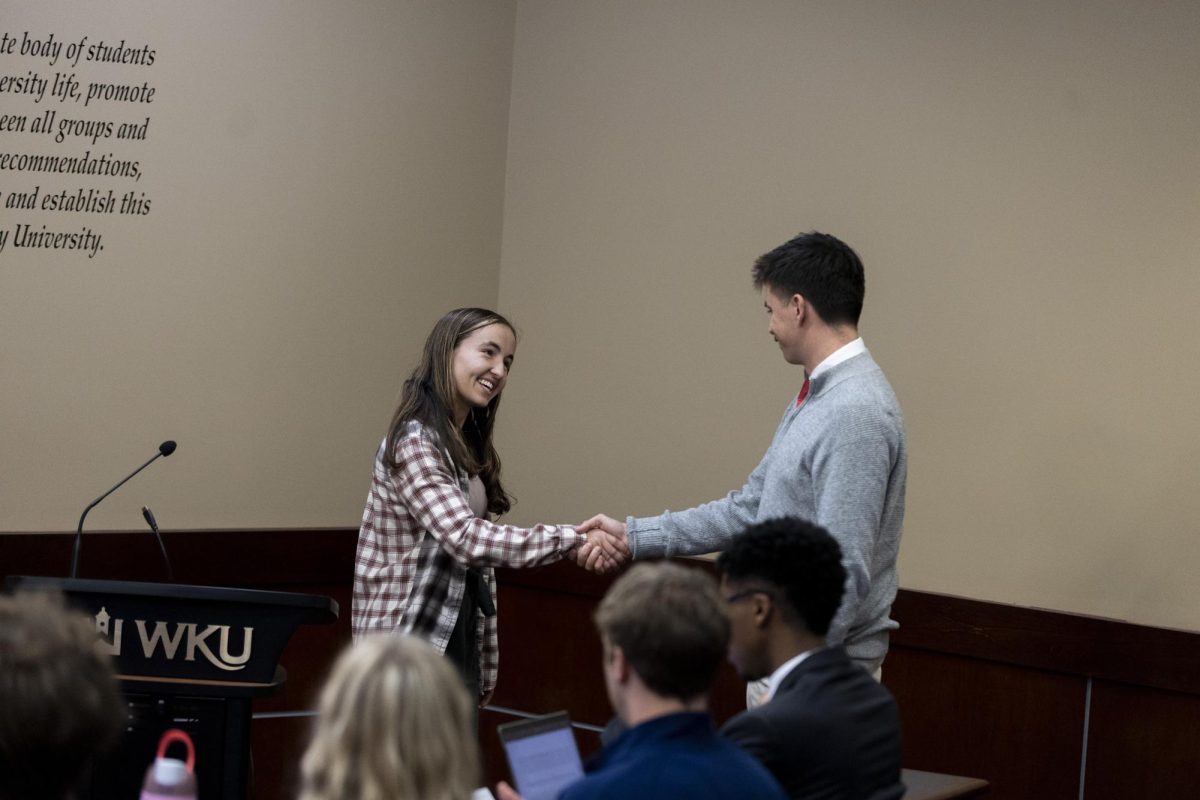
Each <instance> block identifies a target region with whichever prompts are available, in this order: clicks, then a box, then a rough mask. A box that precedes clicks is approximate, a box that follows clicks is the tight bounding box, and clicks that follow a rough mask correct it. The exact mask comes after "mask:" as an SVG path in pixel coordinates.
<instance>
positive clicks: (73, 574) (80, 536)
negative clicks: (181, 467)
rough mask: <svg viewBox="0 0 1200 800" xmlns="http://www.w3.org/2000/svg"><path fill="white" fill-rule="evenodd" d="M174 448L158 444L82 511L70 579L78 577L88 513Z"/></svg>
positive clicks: (173, 450) (173, 445) (170, 444)
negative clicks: (80, 551)
mask: <svg viewBox="0 0 1200 800" xmlns="http://www.w3.org/2000/svg"><path fill="white" fill-rule="evenodd" d="M175 447H176V445H175V442H172V441H169V440H168V441H165V442H163V443H162V444H160V445H159V446H158V452H157V453H156V454H155V455H154V456H153V457H152V458H151V459H150V460H149V461H147V462H146V463H145V464H142V465H141V466H140V467H138V468H137V469H135V470H134V471H133V472H131V473H129V475H127V476H126V477H125V480H123V481H121V482H120V483H118V484H117V485H116V486H114V487H112V488H111V489H109V490H108V491H107V492H105V493H104V494H102V495H100V496H99V497H97V498H96V499H95V500H93V501H92V502H91V503H90V504H88V507H87V508H85V509H84V510H83V513H82V514H80V515H79V526H78V527H77V528H76V529H75V544H74V545H72V546H71V577H72V578H74V577H76V576H78V575H79V548H80V546H81V545H82V543H83V520H84V519H86V518H87V515H88V512H89V511H91V510H92V509H93V508H95V507H96V506H98V505H100V501H101V500H103V499H104V498H106V497H108V496H109V495H110V494H112V493H113V492H115V491H116V490H117V489H120V488H121V487H122V486H124V485H125V482H126V481H128V480H129V479H130V478H132V477H133V476H134V475H137V474H138V473H139V472H141V471H142V470H144V469H145V468H146V467H148V466H150V465H151V464H152V463H154V460H155V459H157V458H159V457H160V456H169V455H171V453H174V452H175Z"/></svg>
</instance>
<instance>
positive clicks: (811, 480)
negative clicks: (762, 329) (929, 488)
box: [578, 232, 907, 673]
mask: <svg viewBox="0 0 1200 800" xmlns="http://www.w3.org/2000/svg"><path fill="white" fill-rule="evenodd" d="M754 285H755V287H756V288H758V289H761V290H762V297H763V305H764V306H765V307H766V309H767V311H769V312H770V315H771V316H770V320H771V321H770V327H769V332H770V334H771V336H772V337H773V338H774V339H775V341H776V342H777V343H778V345H779V349H780V352H781V353H782V354H783V358H784V360H785V361H787V362H788V363H789V364H795V365H797V366H802V367H804V369H805V380H804V385H803V386H802V387H801V389H800V392H799V394H798V395H797V396H796V397H795V398H789V400H788V405H787V408H786V409H785V411H784V413H783V419H782V420H781V421H780V423H779V427H778V429H777V430H776V431H775V437H774V439H773V440H772V441H771V446H770V447H769V448H768V449H767V452H766V454H765V455H764V456H763V458H762V461H761V462H759V464H758V466H757V467H756V468H755V469H754V471H753V472H752V473H750V477H749V478H748V479H747V481H746V485H745V486H743V487H742V488H741V489H738V490H735V491H733V492H730V493H729V494H728V495H727V496H726V497H724V498H722V499H720V500H714V501H712V502H710V503H705V504H704V505H700V506H697V507H695V508H692V509H688V510H687V511H667V512H664V513H663V514H661V515H659V516H657V517H642V518H635V517H628V518H627V519H626V520H625V522H624V523H622V522H620V521H619V520H616V519H613V518H611V517H608V516H605V515H603V514H601V515H598V516H595V517H593V518H591V519H589V520H587V521H585V522H584V523H583V524H582V525H581V526H580V528H581V529H582V530H587V529H592V528H601V529H603V530H604V531H605V532H607V533H609V534H611V535H613V536H616V537H623V538H624V539H625V541H626V543H627V546H628V550H629V555H630V557H632V558H635V559H641V558H661V557H670V556H684V555H697V554H700V553H709V552H713V551H717V550H721V549H722V548H723V547H725V545H726V544H728V543H729V542H730V541H731V540H732V539H733V538H734V537H735V536H737V535H738V534H739V533H740V532H741V531H743V530H745V529H746V528H747V527H749V526H750V525H752V524H754V523H757V522H761V521H763V520H766V519H771V518H774V517H782V516H794V517H800V518H801V519H806V520H809V521H811V522H814V523H816V524H818V525H820V526H821V527H823V528H825V529H826V530H828V531H829V532H830V533H831V534H833V536H834V538H836V539H837V541H838V543H839V544H840V545H841V548H842V552H843V558H844V563H845V566H846V571H847V580H846V588H845V592H844V593H843V596H842V603H841V605H840V607H839V608H838V611H837V614H836V615H835V616H834V619H833V623H832V625H831V626H830V628H829V632H828V635H827V638H828V641H829V643H830V644H835V645H836V644H842V645H844V646H845V649H846V652H847V654H848V655H849V656H850V658H851V659H852V660H853V661H855V662H856V663H858V664H860V665H861V666H863V667H864V668H866V669H867V670H868V671H869V672H872V673H874V672H876V671H877V670H878V669H879V667H880V665H881V664H882V663H883V658H884V656H885V655H886V654H887V648H888V632H889V631H891V630H893V629H895V628H896V627H897V625H896V623H895V622H894V621H893V620H892V619H890V618H889V616H888V615H889V613H890V611H891V607H892V601H893V600H894V599H895V597H896V588H897V581H896V555H897V552H898V550H899V548H900V531H901V528H902V525H903V521H904V485H905V477H906V470H907V458H906V453H905V441H904V420H903V417H902V416H901V414H900V404H899V403H898V402H897V400H896V395H895V394H894V393H893V392H892V387H891V386H890V385H889V384H888V381H887V378H885V377H884V374H883V371H882V370H880V368H879V367H878V365H876V363H875V361H874V360H873V359H872V358H871V354H870V353H869V352H868V351H867V349H866V346H865V345H864V344H863V341H862V339H861V338H860V337H859V335H858V319H859V315H860V314H861V312H862V304H863V296H864V291H865V280H864V276H863V267H862V262H861V261H860V260H859V258H858V256H857V255H856V254H855V252H854V251H853V250H852V249H850V247H849V246H847V245H846V244H845V243H843V242H841V241H840V240H838V239H836V238H834V237H833V236H830V235H828V234H824V233H816V232H813V233H805V234H801V235H799V236H797V237H795V238H794V239H791V240H790V241H788V242H785V243H784V244H782V245H780V246H779V247H777V248H775V249H774V250H772V251H771V252H769V253H767V254H765V255H763V256H761V257H760V258H759V259H758V260H757V261H756V262H755V264H754ZM592 551H593V547H592V546H585V547H583V548H581V550H580V551H579V553H578V559H579V561H580V563H586V562H587V561H588V560H589V557H591V556H592V555H593V552H592Z"/></svg>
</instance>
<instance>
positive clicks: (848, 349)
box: [808, 336, 867, 381]
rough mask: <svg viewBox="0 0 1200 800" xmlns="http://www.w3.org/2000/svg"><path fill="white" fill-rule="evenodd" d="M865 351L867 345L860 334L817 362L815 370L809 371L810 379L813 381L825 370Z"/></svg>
mask: <svg viewBox="0 0 1200 800" xmlns="http://www.w3.org/2000/svg"><path fill="white" fill-rule="evenodd" d="M865 352H867V346H866V345H865V344H863V340H862V337H861V336H860V337H858V338H857V339H855V340H854V341H853V342H847V343H846V344H844V345H842V346H841V347H839V348H838V349H837V350H834V351H833V352H832V353H830V354H829V355H828V356H826V357H825V360H824V361H822V362H821V363H820V364H817V366H815V367H813V371H812V372H810V373H808V379H809V380H810V381H811V380H812V379H813V378H815V377H817V376H818V375H820V374H821V373H822V372H824V371H825V370H827V369H832V368H833V367H836V366H837V365H838V364H840V363H842V362H843V361H848V360H850V359H852V358H854V357H855V356H856V355H858V354H860V353H865Z"/></svg>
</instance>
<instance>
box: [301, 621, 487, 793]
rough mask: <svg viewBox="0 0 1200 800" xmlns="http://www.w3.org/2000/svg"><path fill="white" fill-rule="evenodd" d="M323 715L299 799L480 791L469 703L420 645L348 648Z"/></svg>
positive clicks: (404, 641)
mask: <svg viewBox="0 0 1200 800" xmlns="http://www.w3.org/2000/svg"><path fill="white" fill-rule="evenodd" d="M318 710H319V714H320V716H319V718H318V719H317V723H316V727H315V729H314V732H313V738H312V742H311V744H309V747H308V750H307V751H306V752H305V754H304V760H303V762H302V765H301V771H302V783H303V788H302V791H301V794H300V797H301V800H385V798H386V800H466V798H468V797H470V795H471V792H472V791H473V789H474V788H475V787H476V786H478V785H479V755H478V751H477V745H476V738H475V729H474V716H473V714H474V708H473V706H472V705H471V701H470V698H468V697H467V691H466V689H465V688H464V687H463V684H462V679H461V678H460V677H459V676H458V673H457V672H455V670H454V667H453V666H452V665H451V664H450V662H448V661H447V660H446V659H445V658H444V657H442V656H441V655H440V654H438V652H437V651H436V650H434V649H433V647H432V646H430V645H429V644H428V643H426V642H424V641H422V640H420V639H416V638H413V637H408V636H399V635H386V634H382V635H376V636H371V637H367V638H365V639H361V640H360V641H359V642H358V643H357V644H355V645H353V646H352V647H350V648H348V649H347V650H346V651H345V652H344V653H342V655H341V656H340V657H339V659H338V661H337V663H336V664H335V665H334V668H333V672H332V674H331V675H330V677H329V680H328V681H327V682H326V684H325V688H324V689H323V690H322V692H321V699H320V704H319V707H318Z"/></svg>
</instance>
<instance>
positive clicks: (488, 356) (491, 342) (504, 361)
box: [450, 322, 517, 425]
mask: <svg viewBox="0 0 1200 800" xmlns="http://www.w3.org/2000/svg"><path fill="white" fill-rule="evenodd" d="M516 350H517V337H516V336H515V335H514V334H513V332H512V329H511V328H509V327H508V326H507V325H503V324H501V323H499V322H495V323H492V324H491V325H485V326H483V327H482V328H479V329H477V330H474V331H472V332H471V333H470V334H469V335H468V336H467V338H465V339H463V340H462V341H461V342H459V343H458V346H457V347H455V348H454V355H453V357H452V358H451V360H450V372H451V375H452V376H453V378H454V389H455V398H454V399H455V413H456V416H457V419H458V422H459V424H460V425H461V424H462V422H463V420H465V419H466V417H467V412H468V411H470V409H472V408H484V407H485V406H487V404H488V403H490V402H491V401H492V399H493V398H495V397H497V396H498V395H499V394H500V392H501V391H502V390H503V389H504V385H505V384H506V383H507V382H508V371H509V369H511V368H512V362H513V356H514V355H516Z"/></svg>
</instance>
